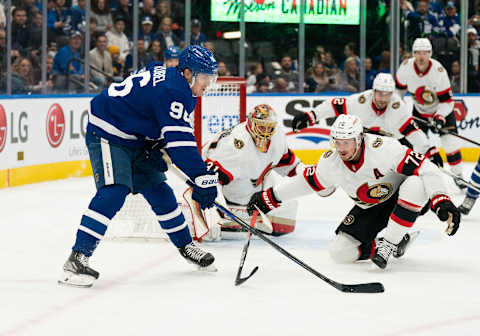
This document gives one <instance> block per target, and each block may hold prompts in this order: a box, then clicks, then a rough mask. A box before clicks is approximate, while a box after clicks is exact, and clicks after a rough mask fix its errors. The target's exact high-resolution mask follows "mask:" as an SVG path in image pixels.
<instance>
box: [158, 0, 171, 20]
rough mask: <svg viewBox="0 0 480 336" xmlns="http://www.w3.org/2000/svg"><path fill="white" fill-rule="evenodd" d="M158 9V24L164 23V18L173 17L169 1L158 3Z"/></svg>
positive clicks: (161, 0)
mask: <svg viewBox="0 0 480 336" xmlns="http://www.w3.org/2000/svg"><path fill="white" fill-rule="evenodd" d="M156 9H157V12H156V16H157V18H158V22H162V19H163V18H164V17H172V11H171V9H170V1H169V0H160V1H158V3H157V7H156Z"/></svg>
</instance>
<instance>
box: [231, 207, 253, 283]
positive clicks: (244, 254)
mask: <svg viewBox="0 0 480 336" xmlns="http://www.w3.org/2000/svg"><path fill="white" fill-rule="evenodd" d="M257 216H258V211H255V212H254V213H253V216H252V219H251V221H250V226H252V227H253V226H255V222H256V221H257ZM251 237H252V233H251V232H250V231H248V232H247V239H246V240H245V244H244V245H243V249H242V255H241V256H240V265H239V266H238V271H237V276H236V278H235V286H239V285H241V284H242V283H244V282H245V281H247V280H248V279H250V277H251V276H252V275H254V274H255V272H256V271H258V266H255V268H254V269H253V270H252V271H251V272H250V274H249V275H248V276H246V277H245V278H242V277H241V274H242V269H243V264H244V263H245V258H246V257H247V252H248V247H249V246H250V238H251Z"/></svg>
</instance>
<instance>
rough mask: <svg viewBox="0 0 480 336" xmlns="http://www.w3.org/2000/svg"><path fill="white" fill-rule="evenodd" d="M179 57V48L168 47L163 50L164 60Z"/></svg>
mask: <svg viewBox="0 0 480 336" xmlns="http://www.w3.org/2000/svg"><path fill="white" fill-rule="evenodd" d="M179 57H180V48H179V47H175V46H173V47H168V48H167V50H165V59H172V58H179Z"/></svg>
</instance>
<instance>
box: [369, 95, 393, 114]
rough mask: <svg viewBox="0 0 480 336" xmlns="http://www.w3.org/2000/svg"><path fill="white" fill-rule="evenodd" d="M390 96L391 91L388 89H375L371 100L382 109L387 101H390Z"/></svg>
mask: <svg viewBox="0 0 480 336" xmlns="http://www.w3.org/2000/svg"><path fill="white" fill-rule="evenodd" d="M390 98H392V92H389V91H378V90H375V91H374V93H373V100H374V103H375V106H376V107H377V108H378V109H379V110H382V109H384V108H385V107H387V105H388V103H389V102H390Z"/></svg>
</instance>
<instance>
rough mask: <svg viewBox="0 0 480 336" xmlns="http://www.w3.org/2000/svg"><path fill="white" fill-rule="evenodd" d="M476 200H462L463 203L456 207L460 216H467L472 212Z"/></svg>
mask: <svg viewBox="0 0 480 336" xmlns="http://www.w3.org/2000/svg"><path fill="white" fill-rule="evenodd" d="M476 200H477V199H476V198H472V197H468V196H466V197H465V199H464V200H463V203H462V204H461V205H460V206H459V207H458V210H459V211H460V212H461V213H462V214H464V215H468V214H469V213H470V210H472V208H473V205H474V204H475V201H476Z"/></svg>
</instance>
